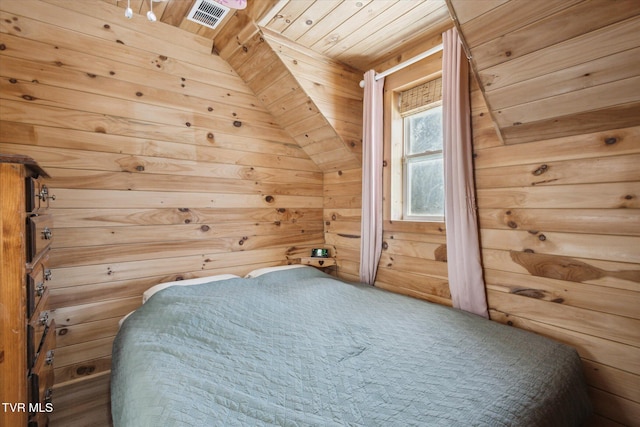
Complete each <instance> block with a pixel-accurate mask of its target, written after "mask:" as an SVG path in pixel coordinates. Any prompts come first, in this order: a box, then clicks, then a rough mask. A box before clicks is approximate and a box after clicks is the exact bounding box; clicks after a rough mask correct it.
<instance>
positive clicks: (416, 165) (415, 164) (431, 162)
mask: <svg viewBox="0 0 640 427" xmlns="http://www.w3.org/2000/svg"><path fill="white" fill-rule="evenodd" d="M404 128H405V132H404V140H405V154H404V171H403V172H404V188H405V199H404V200H405V204H404V214H405V218H406V219H412V218H413V219H433V220H441V219H442V217H443V216H444V173H443V159H442V106H437V107H433V108H430V109H428V110H425V111H422V112H419V113H416V114H411V115H408V116H406V117H405V118H404Z"/></svg>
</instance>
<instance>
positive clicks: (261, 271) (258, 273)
mask: <svg viewBox="0 0 640 427" xmlns="http://www.w3.org/2000/svg"><path fill="white" fill-rule="evenodd" d="M302 267H308V268H313V267H309V266H308V265H302V264H291V265H278V266H275V267H264V268H258V269H256V270H253V271H252V272H250V273H248V274H247V275H246V276H244V277H245V278H247V279H251V278H254V277H258V276H262V275H263V274H266V273H271V272H272V271H282V270H289V269H291V268H302Z"/></svg>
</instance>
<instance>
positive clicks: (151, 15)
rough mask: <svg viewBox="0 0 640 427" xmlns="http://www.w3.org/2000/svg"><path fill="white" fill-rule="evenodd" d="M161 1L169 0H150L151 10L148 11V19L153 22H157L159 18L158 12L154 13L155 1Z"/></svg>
mask: <svg viewBox="0 0 640 427" xmlns="http://www.w3.org/2000/svg"><path fill="white" fill-rule="evenodd" d="M161 1H167V0H149V11H148V12H147V19H148V20H149V21H151V22H156V21H157V20H158V18H157V17H156V14H155V13H153V2H156V3H157V2H161Z"/></svg>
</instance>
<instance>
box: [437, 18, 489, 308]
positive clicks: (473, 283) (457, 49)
mask: <svg viewBox="0 0 640 427" xmlns="http://www.w3.org/2000/svg"><path fill="white" fill-rule="evenodd" d="M442 37H443V41H442V44H443V56H442V104H443V122H444V123H443V133H444V175H445V176H444V182H445V187H444V188H445V221H446V225H447V263H448V270H449V288H450V290H451V299H452V301H453V306H454V307H456V308H460V309H462V310H466V311H469V312H472V313H475V314H478V315H480V316H484V317H489V314H488V309H487V298H486V293H485V286H484V279H483V276H482V264H481V258H480V241H479V236H478V222H477V217H476V210H477V207H476V200H475V192H474V181H473V164H472V153H473V151H472V147H471V123H470V122H471V109H470V106H469V63H468V60H467V57H466V55H465V53H464V49H463V47H462V44H461V43H460V38H459V36H458V31H457V30H456V29H455V28H453V29H451V30H449V31H447V32H445V33H443V35H442Z"/></svg>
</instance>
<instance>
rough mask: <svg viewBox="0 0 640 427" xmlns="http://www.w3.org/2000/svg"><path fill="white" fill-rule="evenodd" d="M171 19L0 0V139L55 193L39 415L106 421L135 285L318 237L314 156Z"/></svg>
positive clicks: (289, 248) (297, 246)
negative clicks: (51, 368)
mask: <svg viewBox="0 0 640 427" xmlns="http://www.w3.org/2000/svg"><path fill="white" fill-rule="evenodd" d="M81 3H82V4H81ZM140 28H143V30H139V29H140ZM186 34H187V33H185V32H182V31H180V30H178V29H177V28H175V27H171V26H169V25H166V24H162V23H149V22H148V21H146V19H145V18H143V17H139V16H136V17H134V19H133V20H131V21H129V20H126V19H124V16H123V15H122V10H121V9H118V8H116V7H115V6H110V5H108V4H106V3H104V2H93V3H88V2H86V3H85V2H60V1H58V0H46V1H37V0H24V1H22V0H21V1H3V2H1V3H0V55H1V56H0V85H1V87H0V97H1V99H0V117H1V118H2V122H0V129H1V131H0V151H2V152H6V153H22V154H27V155H30V156H32V157H33V158H35V159H36V160H37V161H38V162H40V164H41V165H42V166H43V167H44V168H46V169H47V170H48V172H49V173H50V174H51V175H52V177H53V179H52V180H51V181H50V182H49V185H50V187H51V189H52V192H53V193H54V194H55V195H56V199H55V201H52V202H51V206H52V213H53V214H54V217H55V221H54V224H55V229H54V233H55V236H56V238H55V244H54V246H53V249H52V253H51V264H52V265H51V266H52V270H53V280H52V282H51V301H50V303H51V306H52V307H53V308H54V309H55V311H54V317H55V320H56V324H57V325H58V331H57V333H58V348H57V350H56V360H55V366H56V369H55V375H56V390H55V393H54V405H55V412H54V416H53V423H52V425H54V426H55V425H64V426H73V425H101V424H102V425H106V424H108V422H109V411H108V404H109V396H108V375H109V369H110V360H111V359H110V358H111V345H112V341H113V338H114V335H115V334H116V332H117V322H118V320H119V319H120V318H121V317H122V316H123V315H125V314H126V313H128V312H129V311H131V310H133V309H135V308H136V307H137V306H138V305H139V304H140V296H141V293H142V292H143V291H144V290H145V289H146V288H148V287H149V286H151V285H152V284H154V283H157V282H164V281H169V280H175V279H178V278H190V277H198V276H203V275H212V274H218V273H234V274H239V275H242V274H246V273H247V272H248V271H250V270H251V269H253V268H257V267H261V266H267V265H278V264H284V263H286V262H287V256H294V255H295V254H298V253H304V254H306V253H307V251H308V248H310V247H313V246H318V245H321V244H322V243H323V242H324V239H323V227H324V226H323V222H322V221H323V217H322V214H323V211H322V208H323V186H322V183H323V174H322V172H321V171H320V170H319V169H318V167H317V166H316V165H315V164H314V163H313V162H312V161H311V160H310V158H309V157H308V156H307V154H306V153H305V152H304V151H303V150H302V149H301V148H300V147H299V146H298V144H297V143H296V141H294V140H293V139H292V138H291V137H290V136H289V135H288V134H287V133H286V132H285V131H284V130H282V129H281V128H280V127H279V126H277V125H275V124H274V120H273V117H272V116H271V114H270V113H269V112H267V111H266V110H265V109H264V108H262V107H261V106H260V105H261V104H260V102H259V100H258V99H257V98H256V96H255V95H254V94H253V92H252V90H251V89H250V88H249V87H248V86H247V85H246V84H245V83H244V82H243V81H242V79H240V78H239V76H238V75H237V74H236V73H235V71H233V69H232V68H231V67H230V66H229V64H228V63H226V62H225V61H223V60H222V59H220V58H219V57H217V56H215V55H211V53H210V52H211V41H210V40H209V41H207V40H203V39H202V38H201V37H199V36H196V35H186ZM78 396H82V399H80V400H78ZM87 414H91V415H87Z"/></svg>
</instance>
